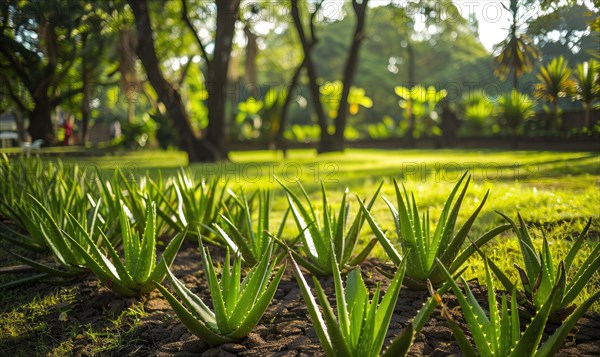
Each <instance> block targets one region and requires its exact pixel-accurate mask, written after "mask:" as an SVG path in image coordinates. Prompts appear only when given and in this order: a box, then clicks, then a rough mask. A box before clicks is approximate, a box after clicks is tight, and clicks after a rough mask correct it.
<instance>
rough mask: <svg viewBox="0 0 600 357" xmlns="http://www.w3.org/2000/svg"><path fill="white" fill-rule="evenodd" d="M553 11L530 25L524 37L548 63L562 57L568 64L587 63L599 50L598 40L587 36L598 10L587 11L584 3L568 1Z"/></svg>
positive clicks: (590, 34)
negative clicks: (592, 53)
mask: <svg viewBox="0 0 600 357" xmlns="http://www.w3.org/2000/svg"><path fill="white" fill-rule="evenodd" d="M571 2H572V3H571V4H569V3H565V4H564V5H561V6H557V7H554V8H552V9H551V10H549V11H546V12H544V13H542V14H541V15H539V16H538V17H536V18H535V19H533V20H532V21H530V23H529V24H528V26H527V34H528V35H529V36H530V37H531V38H532V39H533V40H534V42H535V44H536V46H537V47H538V48H539V49H540V52H541V53H542V56H543V62H544V63H547V62H550V61H551V60H552V58H554V57H558V56H561V55H562V56H564V57H565V59H566V60H567V61H569V62H571V63H574V62H577V61H581V62H583V61H587V60H588V59H589V56H590V52H593V51H594V50H596V51H597V49H598V39H597V38H595V36H594V34H593V33H592V32H590V23H591V21H592V20H593V19H595V18H597V17H598V15H599V13H598V10H590V9H588V7H587V6H586V4H585V3H584V2H581V1H577V2H578V3H575V1H571Z"/></svg>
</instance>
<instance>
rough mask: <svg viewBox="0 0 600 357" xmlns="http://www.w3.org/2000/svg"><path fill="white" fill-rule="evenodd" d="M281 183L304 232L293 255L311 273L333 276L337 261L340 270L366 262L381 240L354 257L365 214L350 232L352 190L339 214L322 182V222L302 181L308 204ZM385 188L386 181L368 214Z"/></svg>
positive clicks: (297, 222) (343, 198)
mask: <svg viewBox="0 0 600 357" xmlns="http://www.w3.org/2000/svg"><path fill="white" fill-rule="evenodd" d="M278 182H279V184H280V185H281V186H282V187H283V189H284V190H285V191H286V192H287V198H288V202H289V205H290V208H291V212H292V216H293V217H294V220H295V222H296V225H297V227H298V230H299V231H300V232H301V234H300V237H301V241H302V244H301V245H300V246H299V248H297V249H293V250H292V255H293V256H294V259H296V261H297V262H298V263H299V264H300V265H302V266H303V267H304V268H306V269H308V270H309V271H310V272H311V273H313V274H315V275H319V276H327V275H331V274H332V273H333V270H332V265H331V262H332V259H333V258H335V260H336V261H337V262H338V264H339V266H340V269H343V268H345V267H346V266H354V265H356V264H358V263H360V262H361V261H363V260H364V259H365V258H366V257H367V255H368V254H369V252H370V251H371V250H372V249H373V247H374V246H375V244H377V239H376V238H373V239H371V241H369V242H368V243H367V245H366V246H365V247H364V248H363V249H362V251H360V252H359V253H358V254H356V255H354V256H353V254H354V250H355V248H356V245H357V243H358V236H359V233H360V230H361V228H362V226H363V223H364V221H365V214H364V213H363V212H361V211H359V212H358V213H357V214H356V216H355V217H354V220H353V221H352V223H351V225H350V228H348V230H346V226H347V223H348V222H349V216H350V205H349V203H348V200H347V195H348V189H346V190H345V191H344V194H343V196H342V202H341V203H340V207H339V211H338V213H337V215H336V214H335V213H334V210H333V207H331V206H330V205H329V203H328V200H327V192H326V191H325V185H324V184H323V182H321V195H322V200H323V221H322V222H321V221H320V220H319V215H318V214H317V211H316V210H315V208H314V206H313V204H312V203H311V200H310V198H309V196H308V193H306V190H305V189H304V187H303V186H302V184H300V182H297V184H298V187H299V188H300V191H301V193H302V196H303V197H304V202H303V201H302V200H301V199H300V198H299V197H298V196H297V195H296V194H295V193H294V192H293V191H292V190H291V189H289V188H288V187H287V186H285V185H284V184H283V183H281V181H279V180H278ZM382 185H383V182H382V183H381V184H380V185H379V187H378V188H377V190H376V191H375V194H374V195H373V197H372V198H371V200H370V201H369V203H368V204H367V206H366V207H364V205H363V207H364V211H365V212H367V213H368V211H369V210H370V209H371V207H372V206H373V203H374V202H375V199H376V198H377V195H378V194H379V191H380V190H381V186H382Z"/></svg>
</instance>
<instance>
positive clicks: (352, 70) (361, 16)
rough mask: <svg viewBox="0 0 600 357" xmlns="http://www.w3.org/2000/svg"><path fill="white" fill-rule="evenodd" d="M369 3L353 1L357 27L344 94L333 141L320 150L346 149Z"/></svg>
mask: <svg viewBox="0 0 600 357" xmlns="http://www.w3.org/2000/svg"><path fill="white" fill-rule="evenodd" d="M368 3H369V1H368V0H363V1H362V2H361V3H358V1H356V0H353V1H352V8H353V9H354V13H355V14H356V27H355V28H354V37H353V38H352V45H351V46H350V52H349V53H348V59H347V60H346V66H345V68H344V77H343V87H342V95H341V98H340V105H339V106H338V111H337V115H336V118H335V133H334V135H333V136H332V137H330V139H331V142H330V143H329V144H326V145H327V147H325V146H321V145H320V146H319V151H320V152H331V151H344V131H345V130H346V121H347V118H348V95H349V94H350V88H351V86H352V83H353V81H354V76H355V74H356V68H357V67H358V53H359V50H360V44H361V43H362V40H363V38H364V37H365V34H364V28H365V18H366V13H367V5H368Z"/></svg>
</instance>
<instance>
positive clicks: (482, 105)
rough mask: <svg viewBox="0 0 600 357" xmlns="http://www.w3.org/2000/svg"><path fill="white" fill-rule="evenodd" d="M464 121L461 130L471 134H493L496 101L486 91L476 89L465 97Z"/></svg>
mask: <svg viewBox="0 0 600 357" xmlns="http://www.w3.org/2000/svg"><path fill="white" fill-rule="evenodd" d="M463 107H464V113H463V115H464V120H465V121H464V122H463V124H462V125H461V131H463V132H464V133H467V134H469V135H482V134H491V132H492V130H490V127H492V126H493V122H492V119H493V114H494V103H493V102H492V100H491V98H490V97H489V96H488V95H487V93H485V92H484V91H476V92H473V93H471V94H470V96H469V97H465V98H464V99H463Z"/></svg>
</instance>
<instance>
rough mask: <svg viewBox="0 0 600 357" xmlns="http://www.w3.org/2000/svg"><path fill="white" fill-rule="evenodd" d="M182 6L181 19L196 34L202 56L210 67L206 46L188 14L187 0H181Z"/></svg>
mask: <svg viewBox="0 0 600 357" xmlns="http://www.w3.org/2000/svg"><path fill="white" fill-rule="evenodd" d="M181 7H182V9H181V19H182V20H183V22H185V24H186V26H187V27H188V28H189V29H190V32H191V33H192V34H193V35H194V38H195V39H196V43H198V47H200V53H201V54H202V58H204V60H205V61H206V66H207V67H210V62H211V60H210V59H209V58H208V53H207V52H206V48H205V47H204V44H203V43H202V39H201V38H200V36H198V33H197V32H196V29H195V28H194V25H193V24H192V22H191V21H190V18H189V16H188V8H187V0H181Z"/></svg>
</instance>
